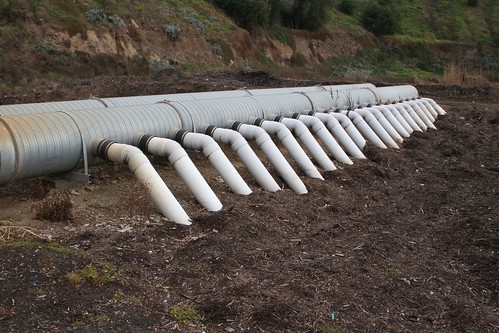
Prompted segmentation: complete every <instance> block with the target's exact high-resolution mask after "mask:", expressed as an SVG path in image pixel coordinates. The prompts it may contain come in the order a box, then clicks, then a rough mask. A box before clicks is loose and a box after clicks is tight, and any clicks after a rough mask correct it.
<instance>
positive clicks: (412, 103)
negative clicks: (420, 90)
mask: <svg viewBox="0 0 499 333" xmlns="http://www.w3.org/2000/svg"><path fill="white" fill-rule="evenodd" d="M405 103H407V104H409V105H410V106H411V107H412V108H413V109H414V111H416V114H417V115H418V117H419V119H421V121H422V122H423V123H424V124H425V126H426V127H427V128H431V129H437V128H436V127H435V125H433V123H432V122H431V120H430V118H428V116H427V115H426V113H425V111H423V109H421V107H420V106H419V103H417V102H415V101H407V102H405Z"/></svg>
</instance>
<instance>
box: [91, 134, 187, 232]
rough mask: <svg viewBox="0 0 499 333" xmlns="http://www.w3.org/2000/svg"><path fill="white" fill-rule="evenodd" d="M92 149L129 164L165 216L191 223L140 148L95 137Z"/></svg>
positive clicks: (101, 155)
mask: <svg viewBox="0 0 499 333" xmlns="http://www.w3.org/2000/svg"><path fill="white" fill-rule="evenodd" d="M91 150H92V152H93V154H94V155H96V156H98V157H100V158H103V159H106V160H108V161H113V162H117V163H123V164H126V165H128V168H129V169H130V171H132V172H133V174H134V175H135V177H136V178H137V180H138V181H139V182H140V183H141V184H143V185H144V186H145V187H147V188H148V189H149V192H150V195H151V198H152V200H153V201H154V203H155V204H156V206H157V207H158V208H159V210H160V211H161V213H162V214H163V216H165V217H166V218H168V219H169V220H171V221H173V222H175V223H178V224H184V225H190V224H191V220H190V219H189V216H188V215H187V213H186V212H185V211H184V209H183V208H182V206H180V204H179V202H178V201H177V199H176V198H175V196H174V195H173V194H172V193H171V192H170V189H169V188H168V187H167V186H166V184H165V183H164V182H163V180H162V179H161V177H160V176H159V175H158V173H157V172H156V170H154V167H153V166H152V165H151V163H150V162H149V160H148V158H147V157H146V156H145V155H144V153H143V152H142V151H141V150H140V149H139V148H137V147H134V146H130V145H125V144H121V143H116V142H113V141H110V140H102V139H94V140H93V142H92V145H91Z"/></svg>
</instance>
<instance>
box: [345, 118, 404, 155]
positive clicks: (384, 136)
mask: <svg viewBox="0 0 499 333" xmlns="http://www.w3.org/2000/svg"><path fill="white" fill-rule="evenodd" d="M354 112H355V113H357V114H359V115H360V116H362V118H364V120H365V121H366V123H367V124H368V125H369V126H370V127H371V128H372V129H373V131H374V132H376V135H377V136H378V137H379V138H380V139H381V140H382V141H383V143H384V144H385V145H386V146H388V147H392V148H395V149H398V148H399V146H398V145H397V143H396V142H395V141H394V140H393V139H392V137H391V136H390V134H389V133H388V132H387V131H386V130H385V128H384V127H383V125H381V124H380V122H379V121H378V119H376V116H374V115H373V114H372V113H371V112H369V111H367V110H365V109H355V110H354ZM385 120H386V119H385ZM392 128H393V127H392ZM380 148H381V147H380Z"/></svg>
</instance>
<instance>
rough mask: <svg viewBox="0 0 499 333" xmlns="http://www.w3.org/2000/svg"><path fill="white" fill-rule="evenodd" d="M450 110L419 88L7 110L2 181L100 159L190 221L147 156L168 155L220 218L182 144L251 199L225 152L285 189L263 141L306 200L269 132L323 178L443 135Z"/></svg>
mask: <svg viewBox="0 0 499 333" xmlns="http://www.w3.org/2000/svg"><path fill="white" fill-rule="evenodd" d="M241 93H243V94H245V95H244V96H242V97H241V96H240V94H241ZM196 98H198V99H196ZM199 98H202V99H199ZM158 102H159V104H153V103H158ZM95 103H101V104H100V105H101V106H100V107H98V108H96V107H95ZM141 103H143V105H142V104H141ZM380 103H383V104H380ZM109 105H127V106H115V107H109ZM88 107H90V108H91V109H89V110H87V109H86V108H88ZM5 114H10V115H9V116H6V115H5ZM443 114H445V111H443V109H442V108H440V107H439V106H438V105H437V104H436V103H435V102H434V101H433V100H430V99H422V98H419V97H418V94H417V90H416V89H415V88H414V87H412V86H398V87H383V88H376V87H374V86H373V85H371V84H365V85H357V86H327V87H305V88H280V89H279V88H278V89H263V90H243V91H241V90H237V91H227V92H218V93H217V92H211V93H196V94H182V95H157V96H140V97H125V98H109V99H98V100H88V101H70V102H55V103H39V104H24V105H14V106H0V184H2V183H6V182H10V181H14V180H18V179H24V178H30V177H35V176H40V175H45V174H53V173H59V172H64V171H70V170H73V169H75V168H78V167H81V166H82V164H85V165H86V164H95V163H98V162H99V161H101V160H109V161H114V162H120V163H125V164H127V165H128V166H129V168H130V170H131V171H132V172H133V173H134V175H135V176H136V177H137V179H138V180H139V181H140V182H141V183H143V184H145V185H146V186H147V187H149V190H150V192H151V197H152V199H153V201H154V202H155V203H156V205H157V206H158V208H159V209H160V211H161V212H162V213H163V215H164V216H166V217H167V218H168V219H170V220H172V221H174V222H176V223H180V224H190V223H191V222H190V219H189V217H188V215H187V213H186V212H185V211H184V209H183V208H182V206H181V205H180V204H179V203H178V201H177V200H176V199H175V197H174V195H173V194H172V193H171V192H170V190H169V189H168V187H167V186H166V184H165V183H164V182H163V181H162V179H161V177H160V176H159V175H158V173H157V172H156V171H155V170H154V168H153V166H152V165H151V163H150V162H149V160H148V159H147V157H146V156H145V155H144V153H143V152H146V153H149V154H153V155H157V156H165V157H167V158H168V160H169V162H170V163H171V164H172V165H173V166H174V167H175V169H176V170H177V171H178V172H179V175H180V176H181V178H182V179H183V181H184V182H185V183H186V185H187V187H188V188H189V189H190V190H191V191H192V193H193V195H194V197H195V198H196V200H197V201H198V202H199V203H200V204H201V205H202V206H203V207H204V208H205V209H207V210H208V211H214V212H215V211H219V210H220V209H222V203H221V202H220V200H219V199H218V198H217V196H216V194H215V193H214V192H213V190H212V189H211V188H210V186H209V185H208V183H207V182H206V181H205V179H204V178H203V176H202V175H201V174H200V173H199V171H198V170H197V168H196V167H195V166H194V164H193V163H192V161H191V160H190V158H189V157H188V155H187V153H186V152H185V150H184V148H185V149H189V150H197V151H200V152H202V153H203V155H204V156H206V158H207V159H208V160H209V161H210V163H211V164H212V165H213V167H214V168H215V169H216V170H217V172H218V173H219V174H220V176H221V178H222V179H223V180H224V182H225V183H226V184H227V186H228V187H229V188H230V190H231V191H232V192H234V193H236V194H240V195H248V194H250V193H251V189H250V188H249V187H248V185H247V184H246V182H245V181H244V179H243V178H242V177H241V176H240V175H239V173H238V171H237V170H236V169H235V168H234V166H233V165H232V163H231V162H230V161H229V160H228V158H227V157H226V155H225V154H224V152H223V150H222V149H221V147H220V144H222V145H229V146H230V147H231V149H232V150H233V151H234V152H235V153H236V154H237V156H238V157H239V158H240V159H241V161H242V162H243V164H244V165H245V167H246V168H247V169H248V171H249V173H250V174H251V175H252V176H253V177H254V178H255V180H256V181H257V183H258V184H259V185H260V186H262V187H263V188H264V189H265V190H267V191H271V192H275V191H278V190H280V189H281V188H280V186H279V185H278V184H277V182H276V181H275V179H274V178H273V177H272V176H271V174H270V173H269V171H268V170H267V169H266V168H265V166H264V165H263V163H262V162H261V161H260V159H259V158H258V157H257V155H256V154H255V152H254V151H253V150H252V148H251V147H250V145H249V144H248V141H255V143H256V144H257V146H258V147H259V148H260V149H261V150H262V152H263V154H264V155H265V156H266V158H267V160H268V161H269V162H270V164H272V166H273V168H274V169H275V171H276V172H277V173H278V174H279V176H280V178H281V179H282V180H283V181H284V183H285V184H286V185H287V186H288V187H289V188H290V189H292V190H293V191H294V192H296V193H298V194H306V193H307V189H306V186H305V185H304V183H303V181H302V180H301V179H300V177H299V176H298V174H297V173H296V172H295V170H293V168H292V167H291V166H290V164H289V163H288V161H287V160H286V158H285V157H284V156H283V155H282V153H281V152H280V150H279V148H278V147H277V146H276V144H275V143H274V142H273V140H272V139H271V135H273V136H275V137H276V138H277V139H278V140H279V142H280V143H281V144H282V145H283V146H284V147H285V148H286V150H287V151H288V153H289V155H290V156H291V158H292V159H293V160H295V162H296V164H297V165H298V166H299V167H300V169H301V170H302V172H303V173H304V174H305V175H306V176H308V177H312V178H317V179H323V177H322V175H321V173H320V171H319V170H318V168H319V169H322V170H324V171H333V170H335V169H336V167H335V165H334V163H333V161H332V160H335V161H337V162H340V163H343V164H346V165H349V164H352V163H353V162H352V159H355V158H365V156H364V155H363V153H362V149H363V148H364V147H365V145H366V141H367V142H370V143H371V144H373V145H376V146H377V147H380V148H383V149H386V148H388V147H391V148H399V144H400V143H402V142H403V140H404V138H407V137H409V136H410V134H411V133H412V132H413V131H425V130H427V129H428V128H432V129H435V126H434V124H433V122H434V121H435V119H436V118H437V117H438V116H439V115H443ZM316 138H317V139H319V140H320V141H321V142H322V144H323V146H321V145H320V144H319V143H318V141H317V139H316ZM299 142H300V143H301V144H302V145H303V146H304V147H305V148H306V150H307V151H308V152H309V154H310V155H311V156H312V159H313V160H314V161H315V163H316V165H315V164H314V163H313V162H312V160H311V159H310V158H309V156H308V155H307V153H306V152H305V150H304V149H303V148H302V146H301V145H300V143H299ZM137 147H140V149H139V148H137ZM323 147H324V148H323ZM329 156H331V157H332V158H330V157H329Z"/></svg>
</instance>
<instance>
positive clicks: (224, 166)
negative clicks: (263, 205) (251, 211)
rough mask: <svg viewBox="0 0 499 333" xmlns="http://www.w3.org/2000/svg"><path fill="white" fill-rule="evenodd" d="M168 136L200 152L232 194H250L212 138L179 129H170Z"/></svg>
mask: <svg viewBox="0 0 499 333" xmlns="http://www.w3.org/2000/svg"><path fill="white" fill-rule="evenodd" d="M168 136H169V137H170V138H173V139H174V140H176V141H177V142H179V143H180V144H181V145H183V146H184V147H186V148H188V149H193V150H200V151H201V152H202V153H203V155H204V156H205V157H206V158H208V161H210V163H211V164H212V165H213V167H214V168H215V169H216V170H217V172H218V174H219V175H220V177H222V179H223V180H224V182H225V183H226V184H227V186H228V187H229V188H230V190H231V191H232V192H234V193H236V194H243V195H247V194H249V193H251V189H250V188H249V187H248V185H247V184H246V182H245V181H244V180H243V178H242V177H241V175H240V174H239V173H238V172H237V170H236V168H234V166H233V165H232V163H230V161H229V159H228V158H227V156H226V155H225V154H224V152H223V151H222V149H221V148H220V146H219V145H218V143H216V141H215V140H214V139H213V138H212V137H210V136H208V135H205V134H200V133H192V132H188V131H185V130H179V129H171V130H170V131H169V132H168Z"/></svg>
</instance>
